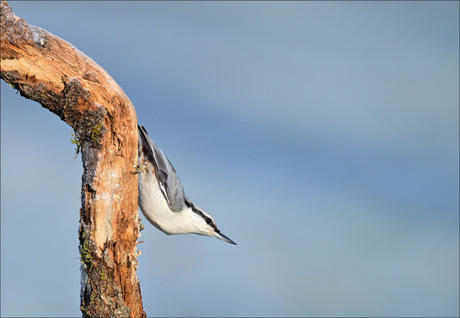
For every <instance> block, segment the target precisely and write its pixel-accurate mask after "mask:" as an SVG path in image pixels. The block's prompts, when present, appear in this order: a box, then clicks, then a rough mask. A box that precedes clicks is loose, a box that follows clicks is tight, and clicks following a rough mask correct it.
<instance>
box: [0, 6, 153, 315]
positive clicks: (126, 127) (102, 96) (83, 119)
mask: <svg viewBox="0 0 460 318" xmlns="http://www.w3.org/2000/svg"><path fill="white" fill-rule="evenodd" d="M0 6H1V23H0V27H1V35H0V37H1V47H0V55H1V56H0V57H1V70H0V77H1V78H2V79H3V80H4V81H6V82H7V83H9V84H10V85H11V86H12V87H14V88H15V89H17V90H19V92H20V94H21V96H24V97H26V98H29V99H32V100H34V101H37V102H39V103H40V104H41V105H42V106H43V107H44V108H46V109H48V110H49V111H51V112H53V113H55V114H56V115H58V116H59V117H60V118H61V119H62V120H63V121H65V122H66V123H67V124H69V125H70V126H71V127H72V128H73V129H74V131H75V138H74V140H73V141H74V142H75V143H76V145H77V148H78V149H79V150H81V154H82V162H83V176H82V193H81V194H82V196H81V197H82V201H81V202H82V207H81V210H80V227H79V239H80V247H79V248H80V255H81V275H82V279H81V297H80V298H81V299H80V300H81V310H82V313H83V316H87V317H126V316H132V317H140V316H146V314H145V312H144V310H143V307H142V297H141V291H140V284H139V281H138V278H137V274H136V269H137V256H138V251H137V239H138V238H139V236H140V233H139V214H138V209H137V196H138V194H137V176H136V175H134V174H132V173H131V172H132V171H133V169H134V168H133V166H134V164H135V163H136V162H137V118H136V113H135V110H134V107H133V105H132V103H131V102H130V100H129V99H128V97H127V96H126V95H125V94H124V92H123V90H122V89H121V88H120V87H119V86H118V85H117V84H116V83H115V81H114V80H113V79H112V78H111V77H110V76H109V74H107V72H106V71H105V70H104V69H102V68H101V67H100V66H99V65H97V64H96V63H95V62H94V61H93V60H91V59H90V58H89V57H87V56H86V55H85V54H83V53H82V52H80V51H79V50H77V49H76V48H75V47H73V46H72V45H70V44H69V43H67V42H66V41H64V40H62V39H60V38H59V37H57V36H55V35H53V34H50V33H49V32H47V31H45V30H43V29H41V28H38V27H35V26H32V25H29V24H28V23H27V22H26V21H24V20H23V19H21V18H19V17H17V16H16V15H14V13H13V12H12V10H11V8H10V7H9V5H8V3H7V2H6V1H1V4H0Z"/></svg>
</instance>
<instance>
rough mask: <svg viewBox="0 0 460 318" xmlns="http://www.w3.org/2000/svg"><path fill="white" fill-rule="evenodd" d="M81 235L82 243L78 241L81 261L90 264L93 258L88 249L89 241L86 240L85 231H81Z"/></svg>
mask: <svg viewBox="0 0 460 318" xmlns="http://www.w3.org/2000/svg"><path fill="white" fill-rule="evenodd" d="M81 237H82V239H83V243H80V257H81V261H82V262H83V263H85V264H89V265H90V264H91V262H92V261H93V259H92V257H91V251H90V249H89V242H88V239H87V238H86V234H85V232H83V233H82V235H81Z"/></svg>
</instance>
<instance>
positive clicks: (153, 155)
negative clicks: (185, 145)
mask: <svg viewBox="0 0 460 318" xmlns="http://www.w3.org/2000/svg"><path fill="white" fill-rule="evenodd" d="M138 130H139V137H138V143H139V147H142V149H141V151H143V152H144V155H146V157H147V159H148V161H149V162H150V163H151V164H152V165H153V167H154V168H155V175H156V178H157V180H158V183H159V185H160V189H162V191H163V195H164V196H165V198H166V201H167V202H168V204H169V207H170V208H171V210H173V211H174V212H180V211H181V210H182V208H183V206H184V204H185V200H187V199H186V197H185V194H184V188H183V187H182V184H181V182H180V179H179V177H178V176H177V174H176V170H175V169H174V167H173V165H172V164H171V162H170V161H169V159H168V157H166V155H165V154H164V153H163V151H161V149H160V148H159V147H158V146H157V145H156V144H155V143H154V142H153V140H152V139H151V138H150V137H149V135H148V134H147V131H146V130H145V128H144V127H143V126H139V125H138Z"/></svg>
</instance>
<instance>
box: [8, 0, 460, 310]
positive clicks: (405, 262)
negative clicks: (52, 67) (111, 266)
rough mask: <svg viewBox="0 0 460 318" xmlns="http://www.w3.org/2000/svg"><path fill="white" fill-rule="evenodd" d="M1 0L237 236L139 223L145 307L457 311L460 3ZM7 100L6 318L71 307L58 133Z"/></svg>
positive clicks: (71, 213)
mask: <svg viewBox="0 0 460 318" xmlns="http://www.w3.org/2000/svg"><path fill="white" fill-rule="evenodd" d="M9 3H10V5H11V7H12V9H13V12H15V14H17V15H18V16H20V17H22V18H24V19H25V20H26V21H28V22H29V23H30V24H33V25H37V26H40V27H42V28H44V29H46V30H48V31H49V32H51V33H53V34H56V35H58V36H60V37H62V38H63V39H65V40H67V41H69V42H70V43H72V44H73V45H74V46H75V47H77V48H78V49H80V50H81V51H83V52H84V53H86V54H87V55H88V56H90V57H91V58H92V59H94V60H95V61H96V62H97V63H99V64H100V65H101V66H102V67H103V68H105V69H106V70H107V71H108V72H109V73H110V74H111V75H112V76H113V78H114V79H115V80H116V81H117V82H118V83H119V84H120V86H121V87H122V88H123V89H124V91H125V92H126V94H127V95H128V96H129V98H130V99H131V101H132V102H133V104H134V105H135V107H136V111H137V115H138V118H139V122H140V123H141V124H142V125H144V126H145V127H146V128H147V130H148V132H149V134H150V135H151V137H152V138H153V139H154V140H155V141H156V142H157V143H158V145H159V146H160V147H161V148H162V149H163V151H165V153H166V154H167V155H168V156H169V158H170V160H171V161H172V163H173V164H174V166H175V168H176V170H177V171H178V174H179V176H180V177H181V180H182V183H183V185H184V187H185V190H186V193H187V195H188V197H189V198H191V199H192V200H193V201H194V202H195V203H197V204H198V205H200V206H202V207H204V208H205V209H207V210H208V211H210V212H211V214H212V215H213V216H214V217H215V219H216V221H217V223H218V225H219V227H220V228H221V230H222V231H223V233H225V234H226V235H227V236H229V237H230V238H232V239H233V240H235V241H236V242H237V243H238V246H232V245H230V244H226V243H224V242H222V241H219V240H217V239H212V238H207V237H202V236H197V235H179V236H166V235H164V234H163V233H161V232H159V231H158V230H157V229H155V228H154V227H153V226H151V225H150V224H148V222H147V223H146V221H144V225H145V226H146V229H145V230H144V231H142V236H141V238H140V240H143V241H144V243H142V244H140V245H139V248H140V250H141V251H142V255H141V256H140V257H139V262H140V265H139V271H138V275H139V279H140V281H141V289H142V296H143V302H144V306H145V310H146V312H147V314H148V315H150V316H269V315H270V316H296V315H300V316H343V315H346V316H458V315H459V210H458V209H459V3H458V2H456V1H452V2H441V1H434V2H105V1H103V2H54V1H51V2H39V1H37V2H33V1H28V2H26V1H24V2H23V1H21V2H16V1H9ZM1 89H2V91H1V133H2V134H1V182H2V187H1V256H2V257H1V304H2V307H1V314H2V316H80V314H81V313H80V310H79V293H80V271H79V267H80V261H79V253H78V240H77V230H78V221H79V209H80V186H81V173H82V167H81V158H80V157H79V158H77V159H76V160H73V157H74V150H75V147H74V145H73V144H71V142H70V139H71V138H72V136H71V134H70V133H71V131H72V130H71V129H70V127H69V126H67V125H66V124H65V123H64V122H62V121H60V120H59V118H57V117H56V116H55V115H53V114H51V113H49V112H48V111H46V110H45V109H43V108H42V107H41V106H40V105H39V104H38V103H36V102H32V101H30V100H26V99H24V98H22V97H21V96H20V95H19V94H15V90H14V89H12V88H11V87H9V86H8V85H7V84H5V83H4V82H3V81H2V82H1Z"/></svg>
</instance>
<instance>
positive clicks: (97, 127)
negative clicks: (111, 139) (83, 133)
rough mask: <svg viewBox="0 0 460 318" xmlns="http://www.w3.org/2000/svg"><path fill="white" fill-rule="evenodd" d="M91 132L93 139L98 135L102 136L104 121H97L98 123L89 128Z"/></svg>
mask: <svg viewBox="0 0 460 318" xmlns="http://www.w3.org/2000/svg"><path fill="white" fill-rule="evenodd" d="M88 125H91V124H90V123H88ZM89 133H90V135H91V139H92V140H94V141H96V138H97V136H100V135H101V133H102V121H100V122H99V123H97V124H96V125H94V126H92V127H91V128H90V129H89Z"/></svg>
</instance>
